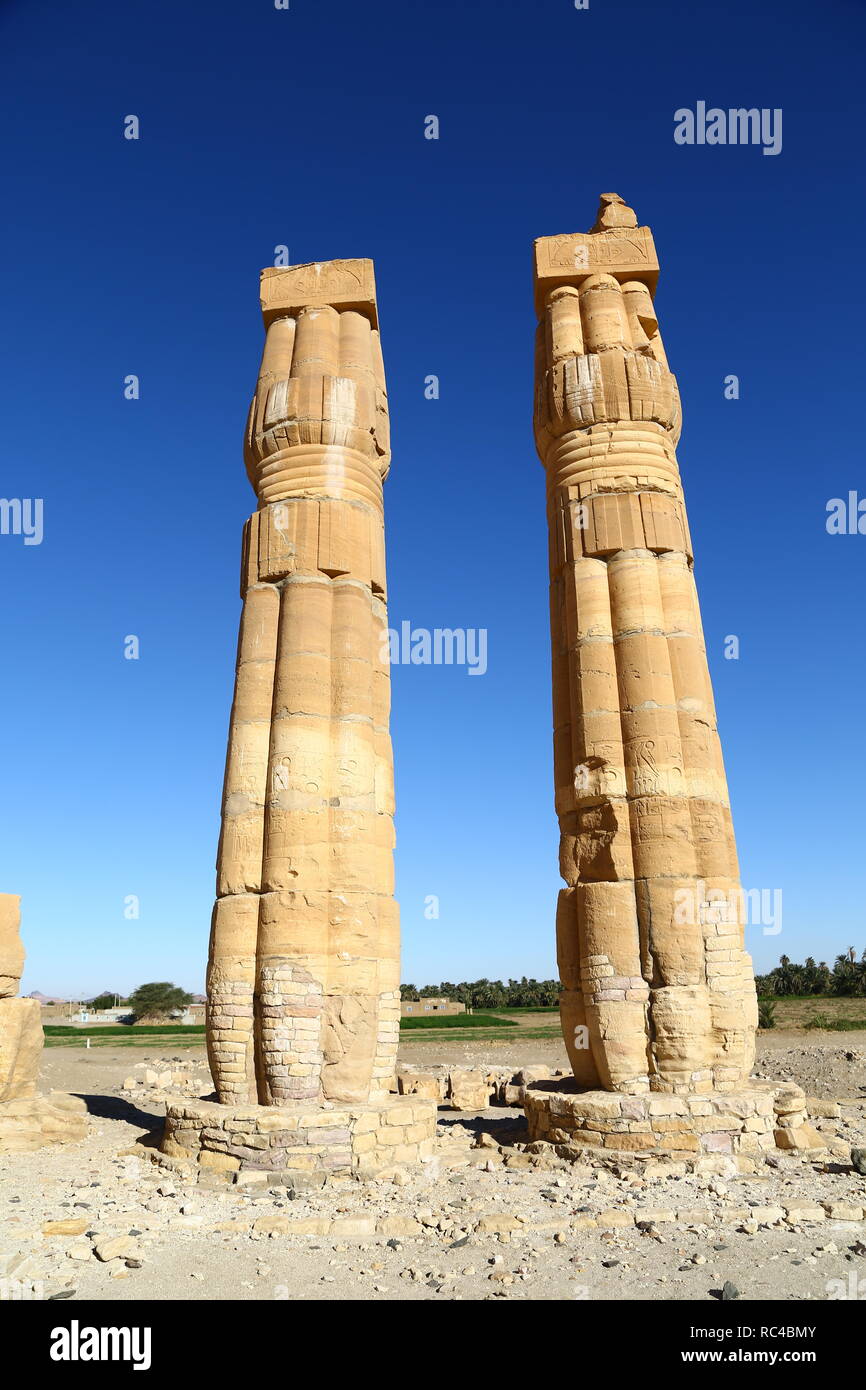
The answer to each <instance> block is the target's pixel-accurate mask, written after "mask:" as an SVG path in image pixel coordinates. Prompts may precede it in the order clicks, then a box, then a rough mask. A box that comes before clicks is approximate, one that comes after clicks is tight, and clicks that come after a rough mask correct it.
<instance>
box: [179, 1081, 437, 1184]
mask: <svg viewBox="0 0 866 1390" xmlns="http://www.w3.org/2000/svg"><path fill="white" fill-rule="evenodd" d="M435 1134H436V1104H435V1102H434V1101H431V1100H425V1099H423V1098H421V1097H419V1096H388V1097H386V1098H384V1099H382V1100H379V1101H373V1102H370V1103H368V1104H365V1105H336V1104H335V1105H334V1106H333V1107H332V1108H330V1109H323V1108H322V1106H321V1105H319V1104H315V1105H314V1104H312V1103H309V1102H304V1101H291V1102H288V1103H286V1104H285V1105H278V1106H277V1105H274V1106H266V1105H219V1104H217V1103H216V1102H214V1101H199V1100H188V1099H185V1098H181V1097H171V1098H169V1099H168V1100H167V1101H166V1110H165V1130H164V1132H163V1137H162V1142H161V1144H160V1151H161V1152H162V1153H163V1154H165V1155H166V1156H167V1157H168V1158H171V1159H177V1160H184V1161H187V1162H191V1163H195V1164H197V1165H198V1166H199V1167H200V1168H202V1169H210V1170H212V1171H214V1172H222V1173H225V1174H226V1175H227V1176H229V1177H231V1176H232V1175H233V1174H240V1173H245V1172H258V1173H272V1174H273V1175H274V1180H275V1181H292V1180H293V1179H295V1178H297V1179H298V1180H299V1181H302V1182H314V1181H318V1180H326V1179H328V1178H345V1177H375V1176H377V1175H378V1174H380V1173H382V1172H385V1171H388V1170H391V1169H394V1168H396V1167H401V1166H403V1165H409V1164H415V1163H419V1162H420V1161H421V1159H422V1158H427V1157H429V1156H430V1154H431V1153H432V1151H433V1140H434V1137H435Z"/></svg>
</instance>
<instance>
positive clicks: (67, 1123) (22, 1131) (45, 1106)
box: [0, 1001, 87, 1154]
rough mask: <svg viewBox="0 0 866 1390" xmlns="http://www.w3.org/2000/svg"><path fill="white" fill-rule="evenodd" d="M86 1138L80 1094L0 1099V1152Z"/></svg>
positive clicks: (27, 1149) (85, 1114)
mask: <svg viewBox="0 0 866 1390" xmlns="http://www.w3.org/2000/svg"><path fill="white" fill-rule="evenodd" d="M27 1002H29V1001H27ZM86 1137H87V1106H86V1105H85V1103H84V1101H83V1100H82V1099H81V1097H80V1096H69V1095H66V1094H65V1093H64V1092H62V1091H52V1092H51V1094H50V1095H47V1096H26V1097H24V1098H22V1099H19V1100H5V1101H0V1154H4V1153H31V1152H32V1151H33V1150H34V1149H42V1148H44V1147H45V1145H46V1144H77V1143H78V1141H79V1140H81V1139H85V1138H86Z"/></svg>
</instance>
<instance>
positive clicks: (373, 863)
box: [207, 260, 400, 1105]
mask: <svg viewBox="0 0 866 1390" xmlns="http://www.w3.org/2000/svg"><path fill="white" fill-rule="evenodd" d="M261 301H262V312H263V315H264V320H265V327H266V339H265V346H264V355H263V357H262V364H261V369H260V372H259V379H258V385H257V387H256V392H255V397H254V399H253V403H252V407H251V410H250V416H249V423H248V427H247V436H246V463H247V472H248V474H249V478H250V482H251V483H252V485H253V487H254V488H255V491H256V494H257V496H258V500H259V509H258V511H256V512H255V513H254V514H253V515H252V516H251V518H250V519H249V521H248V522H247V524H246V528H245V531H244V541H243V561H242V578H241V594H242V597H243V604H244V606H243V614H242V617H241V626H240V639H239V644H238V660H237V674H236V680H235V693H234V704H233V707H232V715H231V728H230V733H229V746H228V758H227V762H226V774H225V789H224V795H223V814H222V835H221V839H220V847H219V856H218V866H217V901H216V906H215V908H214V915H213V925H212V930H211V947H210V960H209V965H208V987H207V989H208V1004H209V1009H208V1030H207V1031H208V1050H209V1056H210V1063H211V1070H212V1073H213V1077H214V1082H215V1084H216V1088H217V1094H218V1096H219V1099H220V1101H222V1102H224V1103H228V1102H232V1103H242V1104H244V1103H251V1102H259V1103H261V1104H263V1105H283V1104H286V1103H288V1102H291V1101H295V1100H308V1101H313V1102H317V1101H319V1100H329V1101H366V1100H368V1099H370V1098H373V1097H376V1096H378V1095H384V1094H385V1093H387V1091H388V1088H389V1084H390V1081H391V1079H392V1077H393V1075H394V1061H395V1056H396V1048H397V1038H398V1031H399V1014H400V1001H399V923H398V913H397V904H396V902H395V901H394V896H393V844H394V832H393V814H394V800H393V769H392V757H391V741H390V736H389V732H388V721H389V708H390V673H389V669H388V652H387V640H386V634H387V618H386V609H385V567H384V515H383V504H382V483H383V480H384V478H385V476H386V474H387V471H388V463H389V459H390V453H389V443H388V406H387V398H386V394H385V378H384V371H383V366H382V353H381V347H380V343H379V330H378V319H377V313H376V297H375V287H374V281H373V265H372V262H371V261H366V260H351V261H329V262H325V263H318V264H311V265H301V266H292V267H289V268H287V269H268V270H265V271H263V272H262V296H261Z"/></svg>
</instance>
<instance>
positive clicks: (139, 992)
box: [129, 980, 192, 1020]
mask: <svg viewBox="0 0 866 1390" xmlns="http://www.w3.org/2000/svg"><path fill="white" fill-rule="evenodd" d="M191 1003H192V995H191V994H187V992H186V990H183V989H180V988H179V987H178V986H177V985H173V984H170V983H169V981H168V980H159V981H153V982H151V983H150V984H147V985H139V986H138V989H136V990H133V992H132V994H131V995H130V996H129V1007H130V1009H131V1010H132V1014H133V1017H134V1018H135V1019H136V1020H138V1019H142V1018H153V1019H160V1018H170V1017H171V1015H172V1014H173V1013H175V1012H176V1011H177V1010H178V1009H185V1008H186V1006H187V1004H191Z"/></svg>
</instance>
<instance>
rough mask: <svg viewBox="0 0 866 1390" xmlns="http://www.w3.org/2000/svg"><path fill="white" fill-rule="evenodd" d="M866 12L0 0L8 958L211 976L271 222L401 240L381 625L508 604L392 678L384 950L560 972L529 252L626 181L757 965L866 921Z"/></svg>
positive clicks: (541, 3) (121, 983)
mask: <svg viewBox="0 0 866 1390" xmlns="http://www.w3.org/2000/svg"><path fill="white" fill-rule="evenodd" d="M864 30H866V15H864V7H863V5H862V3H861V0H825V3H823V4H821V5H815V4H814V3H811V2H810V3H805V0H732V2H731V3H728V4H725V5H702V4H695V3H694V0H689V2H688V3H686V0H682V3H678V2H675V0H659V3H655V4H647V3H645V2H644V0H640V3H636V2H635V0H633V2H632V3H622V0H591V5H590V9H589V10H588V11H577V10H575V8H574V6H573V4H572V3H571V0H533V2H532V3H530V2H529V0H526V3H502V2H500V0H483V2H482V3H468V2H467V0H439V2H438V3H436V4H435V5H420V4H414V3H413V4H407V3H405V0H370V3H365V4H363V5H359V4H357V3H348V2H347V0H330V3H328V4H327V5H323V4H322V3H320V0H291V8H290V9H289V10H288V11H278V10H276V9H275V8H274V7H273V4H272V3H271V0H236V3H225V0H207V2H205V0H148V3H144V4H138V5H127V4H118V3H117V0H92V2H91V3H90V4H88V5H84V6H82V5H71V4H67V3H61V0H27V3H23V0H18V3H15V0H6V3H4V4H3V5H2V7H0V44H2V59H0V62H2V80H0V110H2V122H3V128H4V132H5V139H4V146H5V161H4V164H5V168H4V171H3V174H2V189H3V193H4V204H5V207H4V216H3V219H2V228H0V237H2V255H0V280H2V290H0V293H2V302H3V305H4V327H3V348H4V355H5V363H4V366H3V370H2V373H0V392H2V397H3V401H2V410H0V431H2V450H0V458H2V473H0V495H2V496H4V497H7V498H15V497H19V498H36V497H41V498H43V499H44V528H45V534H44V540H43V543H42V544H41V545H39V546H29V547H27V546H24V544H23V538H22V537H20V536H18V537H16V536H11V535H7V536H0V586H2V588H0V592H2V619H0V621H2V652H3V679H2V692H0V699H2V720H0V768H2V809H3V828H2V838H0V888H2V889H3V890H6V891H14V892H20V893H21V894H22V897H23V909H24V937H25V943H26V946H27V950H28V964H27V973H26V977H25V981H24V988H25V989H27V990H31V989H41V990H44V991H46V992H50V991H57V992H62V993H68V994H75V993H85V994H86V993H92V992H93V991H95V990H97V989H99V988H102V987H109V988H117V989H122V990H126V989H129V988H132V987H134V986H135V985H136V984H138V983H141V982H142V981H143V980H148V979H154V978H156V979H173V980H175V981H177V982H178V983H180V984H183V985H184V986H186V987H187V988H190V989H200V988H201V987H202V982H203V978H204V964H205V958H206V952H207V938H208V927H209V916H210V909H211V901H212V895H213V863H214V856H215V849H216V841H217V834H218V816H219V799H220V788H221V780H222V773H223V759H224V752H225V736H226V728H227V720H228V713H229V706H230V699H231V680H232V673H233V661H234V648H235V640H236V625H237V617H238V611H239V599H238V593H237V582H238V560H239V547H240V535H241V527H242V524H243V522H244V520H245V518H246V516H247V515H248V514H249V512H250V511H251V510H252V507H253V495H252V493H251V491H250V489H249V486H248V484H247V482H246V479H245V476H244V471H243V465H242V460H241V439H242V431H243V424H244V417H245V412H246V409H247V405H248V401H249V396H250V392H251V390H252V386H253V384H254V381H255V375H256V370H257V363H258V357H259V352H260V348H261V340H262V331H261V325H260V317H259V311H258V303H257V295H258V274H259V270H260V268H261V267H262V266H264V265H267V264H270V263H272V262H273V258H274V248H275V246H277V245H280V244H286V245H288V247H289V249H290V253H291V259H292V260H293V261H297V262H302V261H308V260H325V259H329V258H331V257H338V256H371V257H373V258H374V260H375V263H376V275H377V281H378V291H379V307H380V315H381V322H382V331H383V343H384V349H385V360H386V368H387V373H388V381H389V388H390V397H391V405H392V435H393V443H394V463H393V468H392V474H391V478H390V480H389V482H388V484H387V487H386V512H387V524H388V545H389V578H390V590H391V619H392V624H393V625H395V626H398V625H399V623H400V622H401V621H402V620H404V619H408V620H410V621H411V622H412V623H413V625H415V626H425V627H431V628H432V627H437V626H438V627H464V628H469V627H483V628H486V629H488V632H489V670H488V673H487V674H486V675H485V676H483V677H474V678H473V677H469V676H468V675H467V673H466V671H465V669H458V668H448V667H432V666H427V667H398V668H396V669H395V671H394V714H393V733H394V742H395V752H396V766H397V792H398V849H397V861H396V862H397V881H398V896H399V899H400V902H401V906H402V918H403V930H404V966H403V978H404V979H411V980H413V981H415V982H416V983H419V984H420V983H423V982H425V981H434V982H435V981H438V980H440V979H442V978H448V979H462V978H475V977H477V976H480V975H487V976H490V977H498V976H507V975H521V974H524V973H525V974H530V975H537V976H543V977H547V976H551V975H553V974H555V969H556V967H555V958H554V935H553V919H554V904H555V898H556V893H557V889H558V886H559V878H558V874H557V829H556V821H555V818H554V814H553V797H552V770H551V738H550V689H549V687H550V672H549V633H548V619H547V549H546V526H545V514H544V489H543V474H542V470H541V467H540V465H539V463H538V461H537V458H536V455H535V451H534V448H533V442H532V435H531V395H532V341H533V327H534V319H533V312H532V296H531V277H530V253H531V245H532V241H533V238H534V237H536V236H540V235H546V234H551V233H556V232H566V231H577V230H586V229H587V228H588V227H589V226H590V225H591V224H592V221H593V218H594V214H595V209H596V203H597V196H598V194H599V192H600V191H608V190H615V191H617V192H618V193H620V194H622V195H623V197H625V198H626V200H627V201H628V202H630V203H631V204H632V205H633V206H634V207H635V209H636V210H637V213H638V216H639V219H640V220H641V222H645V223H648V224H649V225H650V226H651V227H652V229H653V232H654V235H655V239H656V245H657V247H658V250H659V253H660V256H661V261H662V277H661V283H660V288H659V293H658V299H657V304H658V309H659V315H660V321H661V327H662V333H663V335H664V339H665V343H666V346H667V351H668V355H669V358H670V361H671V365H672V368H673V370H674V371H675V372H676V373H677V375H678V377H679V381H680V386H681V390H682V396H683V402H684V414H685V428H684V432H683V440H682V444H681V446H680V461H681V464H682V469H683V475H684V480H685V485H686V492H687V501H688V506H689V513H690V519H691V525H692V532H693V536H694V540H695V545H696V551H697V574H698V584H699V590H700V593H701V598H702V604H703V612H704V622H705V628H706V635H707V642H708V647H709V653H710V661H711V667H712V674H713V678H714V682H715V688H716V697H717V703H718V707H719V716H720V723H721V729H722V737H723V742H724V747H725V754H726V759H727V766H728V772H729V778H730V786H731V794H732V800H733V806H734V815H735V825H736V830H737V837H738V842H739V849H740V856H741V862H742V869H743V880H744V883H745V885H746V886H747V887H751V888H755V887H763V888H767V889H776V888H781V889H782V891H783V894H784V898H783V902H784V918H783V930H782V933H781V934H780V935H778V936H770V937H766V936H763V935H762V933H761V931H760V929H758V930H757V931H754V930H753V931H751V932H750V944H751V946H752V948H753V951H754V955H755V958H756V963H757V965H758V967H759V968H767V967H768V966H770V965H772V964H774V963H775V961H776V960H777V959H778V956H779V954H780V952H781V951H785V952H787V953H788V954H789V955H791V956H793V957H795V958H799V957H802V956H804V955H806V954H808V953H812V954H814V955H815V956H816V957H819V958H828V959H832V956H833V955H834V953H835V952H837V951H839V950H842V949H844V948H845V947H847V946H848V945H849V944H854V945H856V946H857V948H858V950H859V949H862V947H863V946H864V945H866V932H864V912H863V890H862V879H861V874H862V872H863V862H864V857H866V856H864V836H863V819H864V817H863V811H862V803H863V795H864V790H863V789H864V785H866V752H864V749H866V740H864V735H863V685H864V674H866V673H864V643H863V589H864V583H863V581H864V574H866V536H857V535H846V536H830V535H828V534H827V532H826V529H825V515H826V513H825V507H826V503H827V500H828V499H829V498H831V497H836V496H846V495H847V493H848V491H849V490H852V489H859V493H860V495H861V496H863V495H866V467H864V446H863V424H862V421H863V407H862V403H861V400H862V389H863V388H862V381H863V373H864V362H863V352H864V348H863V343H864V333H863V324H864V307H863V298H864V295H863V285H864V277H863V240H864V207H866V204H864V190H863V168H864V161H863V144H864V125H866V123H864V118H863V72H862V65H863V53H864V42H863V40H864ZM698 101H705V102H706V103H707V105H708V106H718V107H721V108H728V107H740V106H746V107H750V106H755V107H760V108H770V109H773V108H781V109H782V110H783V113H784V118H783V148H782V152H781V153H780V154H778V155H776V156H765V155H763V154H762V151H761V149H760V148H757V147H742V146H733V147H728V146H723V147H709V146H706V145H705V146H691V147H689V146H680V145H677V144H675V143H674V139H673V131H674V112H675V110H677V109H678V108H681V107H694V106H695V105H696V103H697V102H698ZM129 114H135V115H137V116H138V117H139V118H140V122H141V138H140V140H139V141H137V142H131V141H127V140H124V139H123V119H124V117H125V116H126V115H129ZM430 114H435V115H438V117H439V118H440V122H441V130H440V139H439V140H438V141H429V140H425V139H424V136H423V131H424V118H425V116H427V115H430ZM129 373H135V374H137V375H138V376H139V377H140V379H141V399H140V400H138V401H135V402H130V401H125V400H124V398H123V379H124V377H125V376H126V375H127V374H129ZM433 373H435V374H436V375H438V376H439V377H440V381H441V396H440V399H439V400H438V401H428V400H425V398H424V378H425V376H427V375H428V374H433ZM731 373H735V374H737V375H738V376H739V379H740V393H741V394H740V399H739V400H737V401H728V400H726V399H725V397H724V391H723V382H724V378H725V376H726V375H728V374H731ZM129 633H134V634H136V635H138V637H139V638H140V642H141V657H140V660H139V661H137V662H134V661H126V660H124V659H123V639H124V636H125V635H126V634H129ZM728 634H736V635H738V636H739V638H740V643H741V654H740V659H739V660H738V661H727V660H725V659H724V656H723V643H724V638H725V636H726V635H728ZM131 894H135V895H137V896H138V897H139V898H140V903H141V916H140V919H139V920H138V921H128V920H126V919H125V918H124V899H125V898H126V897H127V895H131ZM430 894H435V895H437V896H438V897H439V899H440V917H439V919H438V920H433V921H430V920H426V919H425V917H424V900H425V897H426V896H427V895H430Z"/></svg>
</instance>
